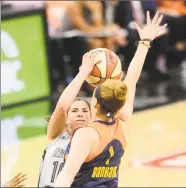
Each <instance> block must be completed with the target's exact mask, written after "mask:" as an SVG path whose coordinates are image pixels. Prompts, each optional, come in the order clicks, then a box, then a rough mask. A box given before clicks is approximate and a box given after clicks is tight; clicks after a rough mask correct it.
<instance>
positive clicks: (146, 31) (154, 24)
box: [135, 11, 167, 40]
mask: <svg viewBox="0 0 186 188" xmlns="http://www.w3.org/2000/svg"><path fill="white" fill-rule="evenodd" d="M162 19H163V15H160V14H159V12H158V11H157V12H156V14H155V16H154V18H153V19H152V20H151V19H150V13H149V11H147V15H146V22H147V23H146V25H145V26H144V28H141V27H140V26H139V25H138V24H136V23H135V27H136V30H137V31H138V33H139V36H140V39H141V40H142V39H145V38H146V39H147V38H148V39H151V40H154V39H155V38H156V37H157V36H158V33H159V32H160V31H162V30H163V29H165V28H166V27H167V24H164V25H163V26H160V23H161V21H162Z"/></svg>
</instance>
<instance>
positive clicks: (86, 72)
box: [78, 70, 90, 79]
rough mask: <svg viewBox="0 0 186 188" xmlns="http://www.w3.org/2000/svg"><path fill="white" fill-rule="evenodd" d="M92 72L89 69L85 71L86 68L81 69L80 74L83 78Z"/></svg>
mask: <svg viewBox="0 0 186 188" xmlns="http://www.w3.org/2000/svg"><path fill="white" fill-rule="evenodd" d="M89 74H90V73H89V72H88V71H85V70H80V71H79V73H78V75H79V76H80V77H81V78H83V79H86V78H87V76H88V75H89Z"/></svg>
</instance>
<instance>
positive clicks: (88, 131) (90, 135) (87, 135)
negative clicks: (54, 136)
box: [74, 126, 100, 140]
mask: <svg viewBox="0 0 186 188" xmlns="http://www.w3.org/2000/svg"><path fill="white" fill-rule="evenodd" d="M74 136H76V137H81V138H82V139H84V140H95V139H97V138H99V137H100V135H99V133H98V131H97V130H96V129H94V128H93V127H89V126H87V127H83V128H79V129H78V130H77V131H76V132H75V134H74Z"/></svg>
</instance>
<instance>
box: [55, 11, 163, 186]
mask: <svg viewBox="0 0 186 188" xmlns="http://www.w3.org/2000/svg"><path fill="white" fill-rule="evenodd" d="M162 18H163V16H162V15H161V16H160V15H159V13H158V12H157V13H156V15H155V16H154V18H153V19H152V21H151V19H150V13H149V12H147V17H146V20H147V24H146V25H145V27H144V28H143V29H142V28H140V27H139V26H138V25H137V24H135V27H136V29H137V31H138V33H139V36H140V39H141V40H143V39H145V38H150V39H151V40H153V39H155V38H156V37H157V35H158V32H160V31H161V30H162V29H164V28H165V27H166V26H167V25H166V24H165V25H164V26H160V22H161V20H162ZM144 43H145V44H146V45H144V44H141V43H140V44H139V45H138V47H137V51H136V54H135V56H134V58H133V59H132V61H131V63H130V66H129V69H128V72H127V74H126V77H125V79H124V83H125V84H126V85H127V87H128V95H127V100H126V103H125V104H124V106H123V107H122V108H121V109H120V110H119V111H118V113H117V115H116V116H117V117H118V118H120V119H121V120H123V121H126V120H128V119H130V118H131V117H132V114H133V104H134V97H135V91H136V84H137V82H138V80H139V77H140V74H141V71H142V68H143V65H144V62H145V58H146V55H147V52H148V49H149V48H148V47H147V46H148V45H149V42H148V41H145V42H144ZM87 56H89V58H87V60H88V59H90V60H91V59H92V58H91V54H89V55H87ZM93 62H94V61H93V59H92V62H91V61H89V64H88V62H87V65H89V66H90V67H89V68H90V70H91V68H93V67H92V66H91V65H92V64H93ZM98 110H99V104H98V103H97V100H96V98H95V97H94V96H93V98H92V101H91V111H92V120H93V121H94V120H96V119H101V120H104V118H105V116H106V114H101V115H98V113H97V112H98ZM99 144H100V137H99V135H98V133H97V131H96V130H94V129H93V128H91V127H85V128H82V129H78V130H77V131H76V132H75V134H74V136H73V138H72V143H71V149H70V152H69V155H68V158H67V161H66V163H65V166H64V168H63V170H62V171H61V172H60V174H59V176H58V178H57V181H56V185H55V186H56V187H70V186H71V184H72V182H73V180H74V177H75V176H76V174H77V172H78V171H79V169H80V167H81V165H82V164H83V163H84V161H85V160H86V158H87V157H88V156H90V155H91V154H92V153H94V152H95V151H96V150H97V148H98V146H99ZM79 146H81V147H79ZM74 156H78V157H76V160H74Z"/></svg>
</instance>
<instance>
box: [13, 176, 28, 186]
mask: <svg viewBox="0 0 186 188" xmlns="http://www.w3.org/2000/svg"><path fill="white" fill-rule="evenodd" d="M25 179H27V177H26V174H23V175H21V176H18V177H17V178H16V179H15V180H14V181H13V183H15V184H18V183H20V182H22V181H24V180H25Z"/></svg>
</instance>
